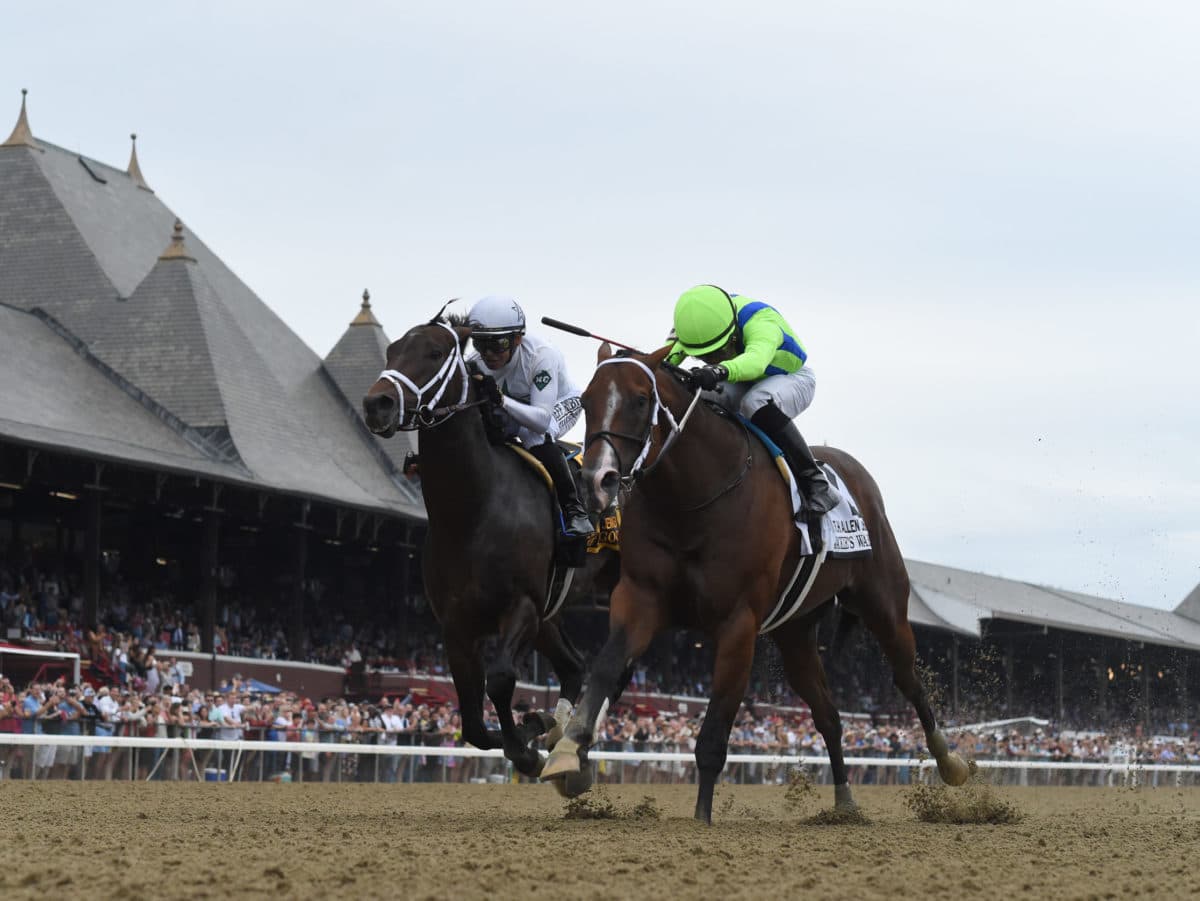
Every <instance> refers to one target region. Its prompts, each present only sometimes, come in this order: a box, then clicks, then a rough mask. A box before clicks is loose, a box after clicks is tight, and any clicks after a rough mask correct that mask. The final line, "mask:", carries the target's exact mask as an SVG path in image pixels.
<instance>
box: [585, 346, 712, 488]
mask: <svg viewBox="0 0 1200 901" xmlns="http://www.w3.org/2000/svg"><path fill="white" fill-rule="evenodd" d="M610 363H632V364H633V365H634V366H636V367H637V368H638V369H640V370H642V372H644V373H645V374H646V378H648V379H650V390H652V391H653V392H654V408H653V410H651V412H650V425H649V426H648V427H647V428H646V437H645V440H644V441H643V442H642V450H641V453H639V454H638V457H637V459H636V460H634V462H633V466H632V467H630V470H629V475H627V476H622V477H621V482H622V484H623V485H626V486H629V485H632V483H633V482H635V481H637V480H638V479H639V478H641V477H642V476H643V475H645V474H646V473H647V472H649V471H650V470H643V469H642V464H643V463H644V462H645V461H646V457H647V455H648V454H649V453H650V448H651V447H652V446H653V445H654V429H655V427H656V426H657V425H658V414H659V413H660V412H661V413H662V414H663V416H664V417H665V418H666V420H667V422H668V423H670V425H671V430H670V431H669V432H668V433H667V437H666V438H664V439H663V443H662V448H661V449H660V450H659V452H658V456H657V457H656V458H655V461H654V463H652V464H651V466H650V468H651V469H653V468H654V467H655V466H657V465H658V461H659V460H661V459H662V457H663V454H665V453H666V452H667V449H668V448H669V447H670V446H671V445H672V444H673V443H674V441H675V439H676V438H678V437H679V434H680V433H681V432H682V431H683V429H684V427H685V426H686V425H687V422H688V419H690V418H691V415H692V411H693V410H695V409H696V404H697V403H699V402H700V392H699V391H697V392H696V394H695V396H694V397H693V398H692V402H691V403H690V404H689V405H688V408H687V412H686V413H684V414H683V418H682V419H680V420H679V421H678V422H676V421H675V414H674V413H672V412H671V409H670V407H668V406H667V405H666V404H664V403H663V402H662V397H661V396H660V395H659V393H658V379H656V378H655V377H654V371H653V370H652V369H651V368H650V367H649V366H647V365H646V364H645V363H643V362H642V361H641V360H635V359H633V358H632V357H609V358H608V359H607V360H601V361H600V363H599V365H598V366H597V367H596V368H597V369H599V368H600V366H607V365H609V364H610ZM612 437H616V438H626V439H630V440H634V441H636V440H637V438H635V437H634V436H632V435H622V434H621V433H619V432H613V431H611V430H609V429H602V430H600V431H597V432H593V433H592V434H591V435H590V436H588V438H587V439H586V441H587V442H589V443H590V442H591V441H592V440H593V439H595V438H604V439H605V440H606V441H609V447H610V448H612V449H613V450H614V451H615V450H616V448H614V447H612V443H611V440H610V439H611V438H612ZM617 460H618V462H619V461H620V456H619V455H618V457H617Z"/></svg>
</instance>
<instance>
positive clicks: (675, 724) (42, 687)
mask: <svg viewBox="0 0 1200 901" xmlns="http://www.w3.org/2000/svg"><path fill="white" fill-rule="evenodd" d="M525 709H528V708H527V707H525V706H524V705H520V706H519V708H518V710H517V711H516V714H517V716H518V717H519V715H520V714H521V713H522V712H524V710H525ZM702 721H703V715H702V714H701V715H698V716H692V717H689V716H686V715H683V714H678V713H672V712H669V711H660V712H653V713H651V712H646V711H642V712H640V713H639V712H638V710H637V709H623V708H618V709H617V710H615V711H614V712H612V713H611V714H610V715H609V716H608V718H607V720H606V721H604V722H602V723H601V725H600V730H599V733H598V735H597V747H598V748H600V749H604V750H619V751H679V752H684V753H689V754H690V753H691V752H693V751H694V750H695V743H696V738H697V736H698V735H699V731H700V727H701V725H702ZM488 725H489V728H493V729H495V728H498V723H497V721H496V720H495V717H494V716H493V715H489V717H488ZM1176 726H1177V728H1176V730H1175V731H1176V732H1177V733H1178V734H1176V735H1170V736H1163V735H1160V736H1146V735H1142V734H1140V733H1139V731H1138V730H1136V729H1134V730H1130V731H1129V732H1128V733H1123V734H1105V733H1096V732H1083V731H1077V730H1071V729H1068V728H1062V727H1049V726H1047V727H1046V728H1033V729H1031V730H1025V731H1018V730H1016V729H1009V728H986V729H974V730H958V729H955V728H954V727H952V726H951V727H949V728H948V730H947V731H948V736H949V738H950V741H951V744H952V746H954V747H956V748H957V749H958V750H959V751H961V752H963V753H965V754H966V755H967V756H968V757H970V758H973V759H976V760H1007V761H1076V762H1101V763H1127V762H1131V763H1137V764H1149V763H1173V764H1186V765H1196V766H1200V734H1198V733H1197V731H1196V730H1194V729H1192V728H1191V727H1189V725H1188V724H1182V723H1181V724H1176ZM12 732H20V733H25V734H48V735H49V734H53V735H96V736H111V735H123V736H124V735H128V736H140V737H154V738H216V739H222V740H227V741H238V740H241V739H258V740H266V741H295V742H306V743H312V744H313V745H314V748H313V750H312V751H305V752H300V753H282V752H281V753H273V752H259V751H254V752H249V753H247V754H245V755H238V757H237V759H236V760H234V759H232V758H231V755H230V752H228V751H224V750H197V751H195V752H192V751H184V752H182V753H181V752H178V751H174V752H166V753H164V752H163V751H161V750H143V749H130V748H114V747H107V746H105V745H98V746H96V747H88V748H79V747H69V746H54V745H35V746H33V747H29V746H25V747H15V746H11V745H9V746H7V747H6V746H5V744H4V741H3V735H4V733H12ZM323 743H350V744H357V745H396V744H405V745H419V746H424V747H428V746H440V747H460V746H462V744H463V740H462V723H461V717H460V715H459V713H458V712H457V711H456V710H455V709H454V707H453V706H452V705H451V704H449V703H440V704H426V703H422V702H421V701H420V700H419V698H414V697H412V696H405V697H391V698H388V697H383V698H380V699H379V700H378V701H376V702H371V701H366V702H364V701H358V702H355V701H349V700H346V699H344V698H332V699H322V700H315V701H314V700H312V699H309V698H305V697H302V696H299V695H296V694H294V693H290V692H279V693H277V694H265V693H261V692H258V691H252V690H250V688H249V687H248V685H247V684H244V683H242V682H241V680H240V679H236V678H235V679H234V680H232V682H231V683H230V684H227V685H222V686H221V687H220V688H219V689H218V690H217V691H214V692H204V691H199V690H196V689H193V688H190V687H189V686H188V685H187V684H186V682H184V681H183V680H182V679H181V678H180V674H179V671H178V669H177V668H176V669H174V670H171V669H168V670H167V673H166V676H165V678H164V679H163V681H162V682H160V683H159V684H158V685H157V686H156V687H155V689H154V690H150V689H149V687H145V688H142V689H141V690H135V689H132V688H129V687H121V686H119V685H101V686H99V687H96V686H93V685H92V684H89V683H84V684H81V685H71V684H69V683H68V682H67V680H66V679H65V678H60V679H58V680H56V681H54V682H46V683H33V684H30V685H28V686H26V687H24V688H22V689H20V690H18V689H17V687H16V686H14V685H13V683H12V682H11V681H10V680H8V679H5V678H3V677H0V761H2V762H0V778H3V777H5V776H19V777H22V778H31V777H36V778H80V777H83V776H85V775H86V778H89V779H112V778H140V779H145V778H148V777H153V778H160V779H200V778H204V774H205V773H206V771H212V772H219V773H221V774H223V776H227V775H228V774H229V773H230V772H231V771H232V772H233V775H234V778H243V779H263V778H272V777H275V778H287V779H289V780H290V779H293V778H295V779H307V780H321V781H339V780H349V781H355V780H365V781H383V782H388V781H398V780H403V781H422V780H434V779H436V780H439V781H440V780H445V781H463V780H465V779H468V778H486V777H487V776H489V775H494V774H495V773H496V771H497V763H496V762H495V761H491V760H481V759H477V758H462V757H458V756H454V755H450V756H446V757H432V756H431V757H424V756H417V757H403V758H402V757H399V756H394V755H383V756H376V755H357V754H333V753H328V752H325V751H322V750H321V749H320V747H319V746H320V745H321V744H323ZM843 748H844V750H845V753H846V756H847V757H850V758H905V759H907V758H916V757H920V756H922V755H925V754H926V748H925V746H924V736H923V734H922V732H921V730H920V727H919V725H918V724H917V723H915V722H907V721H904V722H900V721H896V722H878V721H876V722H872V721H871V720H869V719H866V718H848V720H847V722H846V723H845V726H844V734H843ZM730 751H731V752H732V753H742V754H747V753H748V754H786V755H798V756H801V757H805V756H811V757H821V756H823V755H824V754H825V752H826V748H825V743H824V740H823V738H822V737H821V735H820V733H819V732H818V731H817V730H816V728H815V726H814V725H813V722H812V720H811V718H810V717H809V716H808V715H807V714H804V713H801V712H796V713H792V714H782V713H778V712H773V713H762V714H758V715H756V713H755V711H754V710H753V708H750V707H744V708H743V709H742V711H741V713H740V715H739V717H738V719H737V721H736V723H735V724H734V727H733V730H732V733H731V735H730ZM689 766H690V765H684V764H677V763H662V764H646V765H643V766H641V767H637V766H627V767H622V768H621V769H620V771H619V774H618V772H617V770H616V769H615V768H612V767H604V768H602V770H601V778H602V779H606V778H607V779H612V780H616V779H620V780H621V781H625V780H627V779H631V778H632V779H634V780H636V781H648V782H668V781H674V780H676V779H680V778H687V776H688V767H689ZM858 771H859V772H858V775H857V778H856V781H867V782H870V781H879V782H894V781H907V779H908V778H910V774H909V773H908V771H907V770H905V769H900V768H882V767H880V768H872V767H866V768H864V767H861V766H860V767H858ZM631 774H632V775H631ZM727 777H728V778H731V779H735V780H752V781H771V780H774V781H778V780H780V779H782V778H783V777H784V770H783V769H782V768H779V767H773V768H772V767H763V766H760V765H758V764H753V765H731V766H730V768H729V770H728V771H727Z"/></svg>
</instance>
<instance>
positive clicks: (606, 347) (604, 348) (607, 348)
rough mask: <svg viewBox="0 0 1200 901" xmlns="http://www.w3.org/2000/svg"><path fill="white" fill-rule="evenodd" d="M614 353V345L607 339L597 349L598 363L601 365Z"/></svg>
mask: <svg viewBox="0 0 1200 901" xmlns="http://www.w3.org/2000/svg"><path fill="white" fill-rule="evenodd" d="M612 355H613V349H612V345H611V344H609V343H608V342H607V341H604V342H602V343H601V345H600V348H599V349H598V350H597V351H596V365H600V364H601V363H603V362H604V361H605V360H607V359H608V358H609V357H611V356H612Z"/></svg>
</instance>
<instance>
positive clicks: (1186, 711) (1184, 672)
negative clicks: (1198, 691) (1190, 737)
mask: <svg viewBox="0 0 1200 901" xmlns="http://www.w3.org/2000/svg"><path fill="white" fill-rule="evenodd" d="M1175 659H1176V661H1177V662H1176V664H1175V670H1176V672H1177V673H1179V716H1178V717H1177V719H1181V720H1185V721H1187V722H1191V720H1192V717H1191V716H1190V711H1191V706H1190V703H1189V702H1190V700H1191V699H1190V698H1189V697H1188V680H1187V677H1188V660H1187V655H1186V654H1185V653H1183V652H1182V651H1177V652H1176V654H1175Z"/></svg>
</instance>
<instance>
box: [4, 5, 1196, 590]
mask: <svg viewBox="0 0 1200 901" xmlns="http://www.w3.org/2000/svg"><path fill="white" fill-rule="evenodd" d="M393 7H394V5H388V4H382V3H380V4H368V3H353V2H351V3H343V4H340V5H339V6H338V7H337V8H336V10H335V9H334V8H333V7H329V6H327V5H326V6H321V7H318V6H316V5H313V6H312V7H311V8H306V7H300V6H299V5H297V4H284V3H255V4H233V3H212V4H206V5H204V6H203V7H190V6H180V5H163V4H149V3H140V2H137V3H129V4H122V5H121V7H120V13H119V15H118V14H116V13H115V12H114V11H113V10H111V9H106V8H99V7H89V8H86V9H78V8H77V9H72V10H71V11H70V12H69V13H68V12H66V11H64V9H63V8H62V7H58V6H54V7H47V8H46V9H41V8H22V9H20V10H10V11H9V13H8V14H7V17H6V28H5V30H4V33H3V34H2V35H0V75H2V77H0V116H3V115H4V113H3V97H4V96H5V94H4V91H8V92H9V93H8V96H9V97H10V100H9V104H10V106H9V109H10V115H11V116H12V117H15V115H16V110H17V106H18V103H19V96H20V95H19V89H20V88H22V87H28V88H29V89H30V97H29V101H30V116H31V122H32V125H33V129H34V132H35V134H37V135H39V136H41V137H43V138H45V139H47V140H50V141H53V142H54V143H57V144H61V145H63V146H66V147H69V148H72V149H76V150H79V151H80V152H81V153H83V154H85V155H87V156H91V157H94V158H97V159H100V160H103V161H106V162H109V163H113V164H117V165H124V163H125V161H126V159H127V158H128V152H129V151H128V143H129V142H128V134H129V132H130V131H137V132H138V133H139V154H140V158H141V163H142V169H143V172H144V173H145V175H146V178H147V180H148V181H149V182H150V184H151V185H152V186H153V187H154V188H155V189H156V191H157V192H158V194H159V196H160V197H161V198H162V199H163V200H164V202H166V203H167V204H168V206H170V207H171V208H172V209H174V210H175V211H176V212H177V213H179V214H180V216H181V217H182V218H183V219H184V220H185V221H186V222H187V224H188V225H189V227H190V228H192V229H193V230H194V231H196V232H197V233H198V234H199V235H200V236H201V237H202V238H203V239H204V240H205V242H206V243H208V244H209V245H210V246H211V247H213V248H214V250H216V251H217V252H218V253H219V254H221V255H222V257H223V258H224V259H225V260H226V261H227V262H228V263H229V264H230V265H231V266H232V267H233V268H234V270H235V271H237V272H238V273H239V275H241V277H242V278H243V279H244V280H245V281H246V282H248V283H249V284H250V286H251V287H252V288H254V289H255V290H256V291H257V293H258V294H259V295H260V296H261V297H262V298H263V299H264V300H265V301H266V302H267V303H268V304H270V305H271V306H272V307H273V308H274V309H275V310H276V311H277V312H278V313H279V314H280V315H281V316H282V317H283V318H284V319H285V320H286V321H287V322H288V323H289V324H290V325H291V326H292V327H293V328H294V329H295V330H296V331H297V332H298V333H299V334H300V335H301V336H302V337H303V338H304V339H305V341H307V342H308V344H309V345H310V346H312V347H313V349H314V350H316V351H317V352H318V353H321V354H324V353H325V352H326V351H327V350H328V349H329V348H330V347H331V346H332V345H333V343H334V342H335V341H336V340H337V338H338V336H339V335H340V334H341V332H342V331H343V329H344V328H345V326H346V324H347V323H348V322H349V320H350V318H351V317H352V316H353V314H354V313H355V312H356V309H357V303H358V296H359V295H360V294H361V291H362V289H363V288H364V287H369V288H370V289H371V293H372V296H373V298H374V304H375V309H376V313H377V315H378V316H379V318H380V319H381V320H382V322H383V323H384V325H385V327H386V328H387V329H388V331H389V333H391V334H392V335H396V334H399V333H400V332H402V331H403V330H404V329H406V328H407V327H408V326H409V325H411V324H413V323H414V322H415V321H417V320H418V319H419V318H421V317H422V316H427V315H429V314H430V313H431V312H432V311H434V310H436V308H437V307H438V306H440V305H441V302H442V301H443V300H444V299H445V298H446V297H449V296H454V295H461V296H464V297H473V296H479V295H482V294H486V293H494V292H503V293H510V294H513V295H515V296H516V297H518V299H520V300H521V301H522V303H523V304H524V305H525V307H526V310H527V312H528V313H529V314H530V316H531V318H537V317H540V316H541V315H554V316H557V317H559V318H564V319H570V320H575V321H578V322H580V323H582V324H585V325H587V326H589V327H590V328H592V329H593V330H596V331H599V332H611V333H613V335H614V336H616V337H624V338H626V339H627V340H629V341H631V342H634V343H642V344H645V345H650V344H652V343H653V342H654V341H655V340H656V339H659V338H661V337H662V335H663V334H664V333H665V331H666V328H667V327H668V325H669V317H670V311H671V307H672V304H673V302H674V298H675V297H676V296H677V295H678V293H679V292H680V291H682V290H683V289H685V288H687V287H688V286H690V285H692V284H695V283H698V282H715V283H718V284H721V285H724V286H726V287H727V288H729V289H731V290H735V291H738V292H741V293H743V294H747V295H750V296H752V297H755V298H758V299H760V300H764V301H767V302H768V303H771V304H773V305H775V306H777V307H778V308H780V309H781V310H782V311H783V312H784V314H785V316H787V317H788V318H789V320H790V321H791V322H792V324H793V326H794V327H795V328H796V330H797V331H798V332H799V334H800V336H801V337H802V339H803V340H804V341H805V343H806V345H807V346H808V349H809V351H810V354H811V362H812V365H813V367H814V369H815V371H816V373H817V376H818V389H817V396H816V401H815V403H814V405H813V407H812V408H811V409H810V410H809V411H808V412H806V413H805V415H804V416H803V417H801V419H800V426H801V428H802V429H803V430H804V431H805V433H806V434H807V436H808V437H809V438H810V440H812V441H813V442H821V441H827V442H829V443H832V444H836V445H838V446H840V447H843V448H844V449H846V450H848V451H850V452H851V453H853V454H855V455H856V456H858V457H859V458H860V459H861V460H862V461H863V462H864V463H865V464H866V465H867V466H868V467H869V468H870V469H871V470H872V472H873V473H874V474H875V476H876V478H877V479H878V481H879V482H880V484H881V487H882V489H883V491H884V495H885V498H886V501H887V504H888V510H889V513H890V516H891V518H892V520H893V525H894V527H895V529H896V532H897V535H898V538H899V540H900V542H901V547H902V549H903V550H904V552H905V554H906V555H907V556H910V557H914V558H918V559H924V560H929V561H932V562H936V563H942V564H946V565H950V566H960V567H963V568H967V569H973V570H979V571H983V572H988V573H993V574H996V575H1002V576H1006V577H1009V578H1017V579H1025V580H1029V581H1034V582H1039V583H1043V584H1049V585H1053V586H1057V587H1063V588H1069V589H1074V590H1080V591H1086V592H1090V593H1094V594H1098V595H1102V596H1105V597H1114V598H1122V599H1125V600H1129V601H1133V602H1137V603H1143V604H1150V605H1155V606H1173V605H1174V604H1176V603H1178V601H1179V600H1181V599H1182V598H1183V596H1184V595H1185V594H1186V593H1187V592H1188V591H1189V590H1191V588H1192V587H1193V586H1195V585H1196V583H1197V582H1200V480H1197V478H1196V476H1195V474H1194V470H1193V467H1194V466H1195V462H1194V461H1195V458H1196V456H1197V454H1196V448H1197V446H1200V415H1197V407H1198V404H1197V400H1196V398H1197V396H1198V395H1200V375H1198V374H1197V369H1196V364H1195V356H1196V348H1197V347H1200V315H1198V314H1197V313H1196V304H1195V302H1196V297H1197V293H1198V289H1200V259H1198V258H1197V254H1196V248H1197V246H1200V172H1198V171H1197V167H1198V164H1197V162H1196V161H1197V160H1200V120H1198V119H1197V117H1196V116H1195V115H1194V113H1193V112H1192V110H1191V102H1190V100H1189V99H1188V98H1190V97H1192V96H1194V94H1195V93H1196V90H1197V88H1200V55H1198V54H1196V53H1195V48H1194V35H1195V34H1196V33H1197V26H1198V25H1200V8H1197V7H1195V6H1194V5H1191V4H1184V3H1161V2H1148V3H1139V4H1137V5H1136V6H1135V5H1133V4H1127V3H1106V2H1044V0H1043V2H1037V3H1032V2H1013V3H1008V4H1003V5H999V4H993V5H988V6H985V5H982V4H964V3H949V2H944V3H943V2H925V0H914V2H910V3H906V4H894V3H885V2H878V3H856V2H846V3H837V4H832V3H812V2H797V3H782V2H781V3H761V2H742V3H738V4H697V3H623V2H615V3H609V4H605V5H604V7H603V9H599V8H597V9H594V10H587V9H582V8H577V5H573V4H551V3H515V4H503V5H501V4H493V3H477V2H464V3H459V4H419V5H418V4H411V5H410V4H404V5H402V6H401V7H400V8H399V9H397V8H393ZM0 127H7V126H5V125H0ZM560 343H561V346H562V347H563V349H564V351H566V352H567V354H568V358H569V361H570V363H571V365H572V368H573V371H574V372H575V373H576V376H577V378H578V379H579V380H580V381H581V382H584V381H586V379H587V377H588V373H589V371H590V368H591V362H592V359H593V353H594V348H593V347H592V346H591V345H589V344H588V342H585V341H582V340H580V339H575V338H572V337H570V336H566V335H563V336H562V337H561V339H560Z"/></svg>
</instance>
